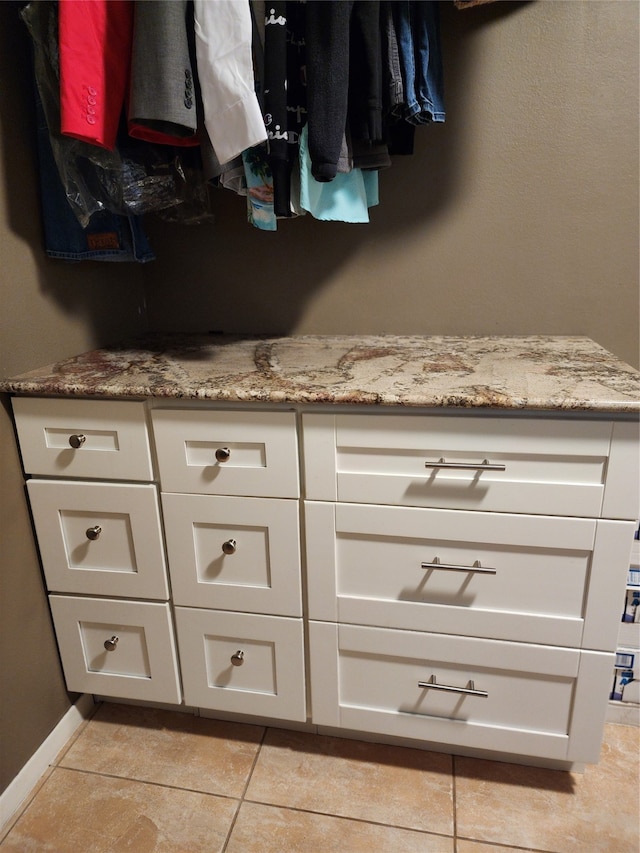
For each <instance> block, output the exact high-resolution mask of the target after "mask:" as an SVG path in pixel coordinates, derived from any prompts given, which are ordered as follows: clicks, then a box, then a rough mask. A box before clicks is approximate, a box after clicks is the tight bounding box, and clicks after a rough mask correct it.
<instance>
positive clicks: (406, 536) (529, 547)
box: [305, 501, 634, 651]
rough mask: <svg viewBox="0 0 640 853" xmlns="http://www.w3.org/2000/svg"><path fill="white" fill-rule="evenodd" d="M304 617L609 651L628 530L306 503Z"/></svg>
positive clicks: (538, 518)
mask: <svg viewBox="0 0 640 853" xmlns="http://www.w3.org/2000/svg"><path fill="white" fill-rule="evenodd" d="M305 521H306V548H307V583H308V590H309V616H310V618H312V619H318V620H323V621H339V622H348V623H352V624H364V625H374V626H381V627H389V628H393V627H396V628H407V629H411V630H416V631H431V632H436V633H447V634H463V635H469V636H477V637H487V638H489V639H491V638H499V639H506V640H517V641H520V642H531V643H542V644H545V645H563V646H573V647H576V648H579V647H583V648H592V649H599V650H603V651H613V650H614V649H615V645H616V631H615V625H612V624H609V622H608V621H607V620H603V619H602V618H600V617H599V614H601V613H602V612H603V611H604V612H605V613H606V612H613V611H614V610H615V608H616V607H617V606H618V604H617V602H618V590H619V587H620V585H621V584H623V583H624V578H625V577H626V568H625V567H626V565H628V552H629V548H630V542H631V540H632V537H633V530H634V523H633V522H627V521H610V520H601V519H598V520H596V519H588V518H558V517H548V516H542V515H512V514H508V513H480V512H464V511H458V510H443V509H421V508H415V507H388V506H386V507H385V506H367V505H363V504H343V503H338V504H331V503H323V502H313V501H307V502H305Z"/></svg>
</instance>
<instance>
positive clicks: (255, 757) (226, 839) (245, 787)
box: [220, 726, 268, 853]
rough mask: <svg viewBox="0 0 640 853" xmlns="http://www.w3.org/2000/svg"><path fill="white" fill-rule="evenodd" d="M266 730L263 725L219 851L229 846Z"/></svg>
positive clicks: (223, 850)
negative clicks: (245, 779)
mask: <svg viewBox="0 0 640 853" xmlns="http://www.w3.org/2000/svg"><path fill="white" fill-rule="evenodd" d="M267 731H268V726H265V727H264V729H263V732H262V737H261V738H260V743H259V744H258V748H257V749H256V754H255V755H254V757H253V762H252V764H251V767H250V769H249V772H248V773H247V781H246V782H245V785H244V789H243V791H242V794H241V795H240V799H239V800H238V805H237V807H236V810H235V813H234V815H233V819H232V821H231V825H230V826H229V831H228V832H227V837H226V838H225V840H224V844H223V845H222V849H221V851H220V853H225V851H226V849H227V847H228V846H229V841H230V840H231V834H232V833H233V830H234V829H235V825H236V822H237V820H238V815H239V814H240V809H241V807H242V804H243V803H244V798H245V796H246V794H247V790H248V788H249V783H250V782H251V777H252V776H253V771H254V770H255V767H256V764H257V763H258V758H259V756H260V753H261V752H262V745H263V743H264V742H265V739H266V737H267Z"/></svg>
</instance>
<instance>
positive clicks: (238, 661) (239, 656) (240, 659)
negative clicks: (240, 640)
mask: <svg viewBox="0 0 640 853" xmlns="http://www.w3.org/2000/svg"><path fill="white" fill-rule="evenodd" d="M231 663H232V664H233V665H234V666H242V664H243V663H244V652H243V651H242V650H241V649H238V651H237V652H236V653H235V654H233V655H231Z"/></svg>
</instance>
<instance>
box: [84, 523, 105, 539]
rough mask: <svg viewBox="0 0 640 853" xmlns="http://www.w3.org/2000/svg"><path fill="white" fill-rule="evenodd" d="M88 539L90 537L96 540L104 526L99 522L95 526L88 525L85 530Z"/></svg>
mask: <svg viewBox="0 0 640 853" xmlns="http://www.w3.org/2000/svg"><path fill="white" fill-rule="evenodd" d="M85 533H86V536H87V539H90V540H91V541H92V542H95V541H96V539H97V538H98V536H100V534H101V533H102V528H101V527H100V525H99V524H95V525H94V526H93V527H88V528H87V529H86V531H85Z"/></svg>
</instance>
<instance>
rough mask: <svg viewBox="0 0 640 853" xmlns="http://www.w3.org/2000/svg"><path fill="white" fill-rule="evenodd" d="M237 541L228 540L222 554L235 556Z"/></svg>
mask: <svg viewBox="0 0 640 853" xmlns="http://www.w3.org/2000/svg"><path fill="white" fill-rule="evenodd" d="M236 547H237V546H236V540H235V539H227V541H226V542H223V543H222V552H223V553H224V554H235V553H236Z"/></svg>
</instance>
